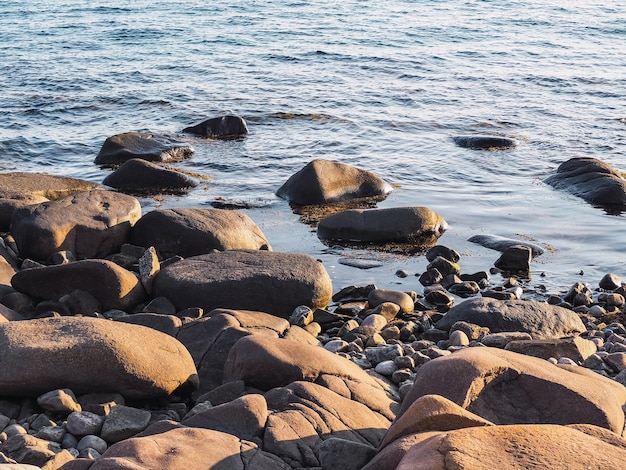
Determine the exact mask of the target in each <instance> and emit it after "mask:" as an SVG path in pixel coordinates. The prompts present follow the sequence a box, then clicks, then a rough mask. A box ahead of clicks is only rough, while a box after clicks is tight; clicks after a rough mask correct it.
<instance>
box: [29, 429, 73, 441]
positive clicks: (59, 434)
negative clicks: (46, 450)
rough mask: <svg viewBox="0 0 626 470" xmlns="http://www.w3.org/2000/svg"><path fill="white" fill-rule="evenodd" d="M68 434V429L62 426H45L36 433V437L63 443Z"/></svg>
mask: <svg viewBox="0 0 626 470" xmlns="http://www.w3.org/2000/svg"><path fill="white" fill-rule="evenodd" d="M66 434H67V431H66V430H65V428H63V427H62V426H43V427H41V428H40V429H39V430H38V431H37V432H36V433H35V437H38V438H39V439H44V440H46V441H51V442H57V443H59V444H61V443H62V442H63V438H64V437H65V435H66Z"/></svg>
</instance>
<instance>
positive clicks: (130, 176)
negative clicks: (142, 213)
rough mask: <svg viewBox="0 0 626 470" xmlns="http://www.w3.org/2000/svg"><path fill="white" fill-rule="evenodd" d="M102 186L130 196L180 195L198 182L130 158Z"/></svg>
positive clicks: (182, 174)
mask: <svg viewBox="0 0 626 470" xmlns="http://www.w3.org/2000/svg"><path fill="white" fill-rule="evenodd" d="M102 184H105V185H107V186H110V187H112V188H115V189H118V190H120V191H123V192H125V193H130V194H140V195H148V194H159V193H166V194H169V193H180V192H184V191H186V190H188V189H190V188H193V187H196V186H197V185H198V181H196V180H195V179H194V178H191V177H190V176H188V175H186V174H184V173H181V172H179V171H175V170H169V169H167V168H163V167H160V166H158V165H155V164H154V163H150V162H148V161H146V160H143V159H141V158H132V159H130V160H127V161H126V162H124V163H123V164H122V165H121V166H120V167H119V168H117V169H116V170H115V171H113V172H112V173H111V174H109V175H108V176H107V177H106V178H104V180H103V181H102Z"/></svg>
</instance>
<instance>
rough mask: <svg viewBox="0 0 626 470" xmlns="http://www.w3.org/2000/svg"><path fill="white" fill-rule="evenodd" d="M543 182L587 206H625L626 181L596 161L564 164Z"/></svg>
mask: <svg viewBox="0 0 626 470" xmlns="http://www.w3.org/2000/svg"><path fill="white" fill-rule="evenodd" d="M545 182H546V183H547V184H549V185H551V186H553V187H554V188H556V189H564V190H566V191H568V192H570V193H571V194H574V195H575V196H578V197H580V198H582V199H584V200H585V201H587V202H588V203H590V204H595V205H599V206H620V207H621V206H623V205H624V204H626V180H625V179H624V178H623V177H622V175H621V174H620V172H619V171H618V170H616V169H614V168H613V167H611V166H610V165H608V164H607V163H604V162H602V161H600V160H597V159H595V158H591V157H579V158H572V159H570V160H567V161H566V162H564V163H561V165H559V167H558V168H557V170H556V173H555V174H553V175H552V176H549V177H548V178H547V179H546V180H545Z"/></svg>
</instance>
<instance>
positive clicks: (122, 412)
mask: <svg viewBox="0 0 626 470" xmlns="http://www.w3.org/2000/svg"><path fill="white" fill-rule="evenodd" d="M150 417H151V414H150V411H147V410H140V409H138V408H131V407H129V406H123V405H117V406H114V407H112V408H111V411H110V412H109V414H108V415H107V416H106V418H105V419H104V423H103V424H102V431H101V432H100V436H101V437H102V439H104V440H105V441H106V442H108V443H112V442H119V441H121V440H123V439H128V438H129V437H131V436H134V435H135V434H137V433H139V432H141V431H143V430H144V429H146V426H148V422H149V421H150ZM96 450H98V449H96Z"/></svg>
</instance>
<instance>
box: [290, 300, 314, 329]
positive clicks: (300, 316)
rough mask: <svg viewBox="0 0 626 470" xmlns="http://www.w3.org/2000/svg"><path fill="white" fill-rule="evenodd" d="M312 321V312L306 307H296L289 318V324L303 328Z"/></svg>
mask: <svg viewBox="0 0 626 470" xmlns="http://www.w3.org/2000/svg"><path fill="white" fill-rule="evenodd" d="M312 321H313V310H312V309H311V308H310V307H307V306H306V305H300V306H299V307H296V308H295V309H294V310H293V312H292V313H291V315H290V316H289V324H290V325H296V326H300V327H305V326H306V325H308V324H309V323H311V322H312Z"/></svg>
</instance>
